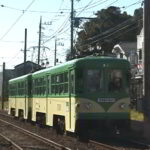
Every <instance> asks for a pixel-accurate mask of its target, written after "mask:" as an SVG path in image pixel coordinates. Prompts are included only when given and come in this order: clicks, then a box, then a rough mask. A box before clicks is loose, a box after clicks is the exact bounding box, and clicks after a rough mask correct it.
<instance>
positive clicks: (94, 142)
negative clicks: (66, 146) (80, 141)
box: [89, 140, 120, 150]
mask: <svg viewBox="0 0 150 150" xmlns="http://www.w3.org/2000/svg"><path fill="white" fill-rule="evenodd" d="M89 143H90V144H93V145H96V146H101V147H104V148H106V149H107V150H108V149H109V150H120V149H118V148H116V147H112V146H110V145H107V144H103V143H99V142H96V141H93V140H89Z"/></svg>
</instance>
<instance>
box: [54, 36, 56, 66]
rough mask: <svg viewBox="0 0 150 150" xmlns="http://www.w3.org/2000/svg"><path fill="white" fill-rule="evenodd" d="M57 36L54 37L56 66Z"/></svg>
mask: <svg viewBox="0 0 150 150" xmlns="http://www.w3.org/2000/svg"><path fill="white" fill-rule="evenodd" d="M56 52H57V38H55V54H54V66H56Z"/></svg>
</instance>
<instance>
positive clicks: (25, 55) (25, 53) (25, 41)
mask: <svg viewBox="0 0 150 150" xmlns="http://www.w3.org/2000/svg"><path fill="white" fill-rule="evenodd" d="M26 58H27V29H25V40H24V74H26Z"/></svg>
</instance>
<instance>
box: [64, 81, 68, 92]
mask: <svg viewBox="0 0 150 150" xmlns="http://www.w3.org/2000/svg"><path fill="white" fill-rule="evenodd" d="M64 93H68V83H65V84H64Z"/></svg>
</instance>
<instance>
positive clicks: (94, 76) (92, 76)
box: [86, 69, 103, 92]
mask: <svg viewBox="0 0 150 150" xmlns="http://www.w3.org/2000/svg"><path fill="white" fill-rule="evenodd" d="M102 88H103V76H102V71H100V70H96V69H91V70H87V73H86V89H87V91H88V92H96V91H101V90H102Z"/></svg>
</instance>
